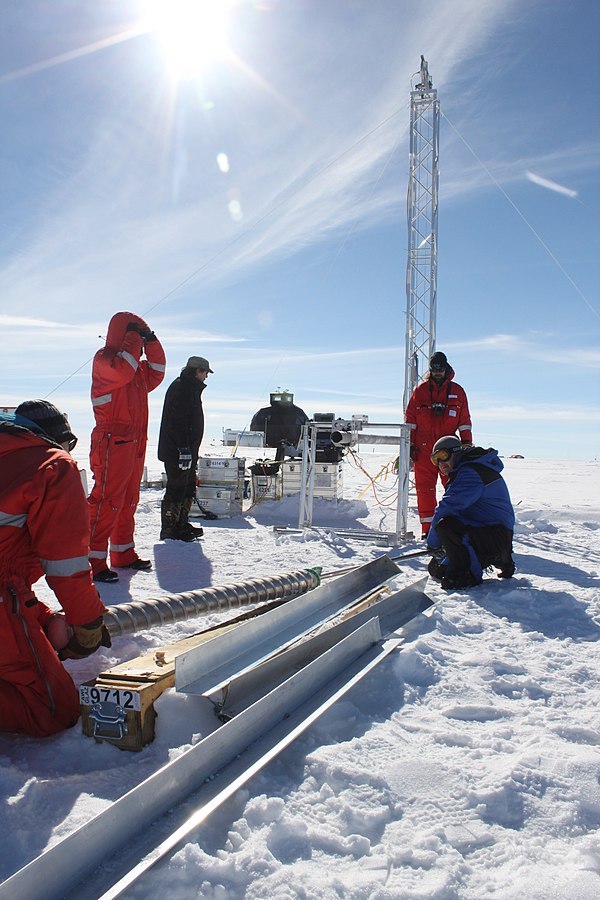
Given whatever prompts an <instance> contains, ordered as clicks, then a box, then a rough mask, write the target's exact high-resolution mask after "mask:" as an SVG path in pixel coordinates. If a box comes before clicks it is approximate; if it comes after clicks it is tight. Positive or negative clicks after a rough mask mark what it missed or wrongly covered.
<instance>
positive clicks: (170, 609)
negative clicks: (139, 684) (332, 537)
mask: <svg viewBox="0 0 600 900" xmlns="http://www.w3.org/2000/svg"><path fill="white" fill-rule="evenodd" d="M320 581H321V568H320V566H316V567H315V568H312V569H302V570H300V571H298V572H288V573H285V574H282V575H268V576H266V577H264V578H251V579H249V580H248V581H241V582H239V583H238V584H225V585H222V586H220V587H210V588H202V590H198V591H186V592H185V593H183V594H165V595H164V596H162V597H155V598H151V599H148V600H134V601H132V602H131V603H120V604H116V605H115V606H111V607H109V608H108V610H107V611H106V612H105V613H104V622H105V624H106V627H107V628H108V630H109V632H110V634H111V635H112V636H113V637H118V636H121V635H125V634H134V633H135V632H136V631H144V630H145V629H147V628H154V627H155V626H161V625H172V624H173V623H174V622H181V621H183V620H184V619H191V618H193V617H194V616H202V615H206V613H209V612H216V611H217V610H224V609H236V608H238V607H240V606H248V605H250V604H252V603H265V602H266V601H268V600H283V601H285V600H291V598H292V597H297V596H299V595H300V594H305V593H306V592H307V591H310V590H312V589H313V588H315V587H318V586H319V584H320Z"/></svg>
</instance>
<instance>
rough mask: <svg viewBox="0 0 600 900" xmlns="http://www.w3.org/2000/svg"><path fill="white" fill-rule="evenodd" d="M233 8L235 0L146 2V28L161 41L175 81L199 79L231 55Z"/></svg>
mask: <svg viewBox="0 0 600 900" xmlns="http://www.w3.org/2000/svg"><path fill="white" fill-rule="evenodd" d="M231 6H232V0H143V8H144V21H145V25H146V27H147V29H148V31H150V32H152V33H153V34H154V35H155V36H156V38H157V40H158V41H159V43H160V45H161V47H162V51H163V54H164V56H165V61H166V64H167V67H168V69H169V72H170V74H171V76H172V77H173V78H176V79H193V78H197V77H199V76H200V75H201V74H202V72H203V71H204V70H205V69H206V67H207V66H208V65H209V64H210V63H211V62H213V61H214V60H216V59H220V58H223V57H226V56H228V55H229V47H228V39H227V38H228V35H227V30H228V26H229V17H230V12H231Z"/></svg>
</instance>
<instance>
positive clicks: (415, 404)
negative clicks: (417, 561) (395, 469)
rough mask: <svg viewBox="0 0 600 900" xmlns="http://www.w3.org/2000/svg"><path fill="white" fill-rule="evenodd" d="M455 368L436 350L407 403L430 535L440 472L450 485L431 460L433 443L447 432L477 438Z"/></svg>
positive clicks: (419, 498)
mask: <svg viewBox="0 0 600 900" xmlns="http://www.w3.org/2000/svg"><path fill="white" fill-rule="evenodd" d="M453 378H454V369H453V368H452V366H451V365H449V363H448V360H447V358H446V355H445V353H441V352H439V351H438V352H437V353H434V354H433V356H432V357H431V360H430V361H429V371H428V372H427V374H426V376H425V378H424V380H423V381H422V382H421V384H419V385H417V387H416V388H415V389H414V391H413V393H412V397H411V398H410V400H409V402H408V406H407V407H406V423H407V424H408V425H409V426H410V458H411V459H412V460H413V463H414V473H415V487H416V490H417V507H418V509H419V519H420V520H421V532H422V537H424V538H425V537H427V533H428V531H429V528H430V526H431V520H432V519H433V514H434V512H435V508H436V506H437V498H436V485H437V480H438V475H439V476H440V479H441V482H442V484H443V485H444V487H445V486H446V483H447V481H448V479H447V478H446V476H445V475H442V474H441V473H440V472H439V471H438V469H437V467H436V466H434V465H433V463H432V462H431V451H432V449H433V445H434V444H435V442H436V441H437V440H439V439H440V438H441V437H443V436H444V435H448V434H456V432H458V436H459V438H460V440H461V442H462V443H463V444H465V445H466V446H468V445H470V444H471V443H472V442H473V437H472V434H471V416H470V414H469V404H468V402H467V395H466V393H465V391H464V390H463V388H462V387H461V386H460V384H457V383H456V382H455V381H453V380H452V379H453Z"/></svg>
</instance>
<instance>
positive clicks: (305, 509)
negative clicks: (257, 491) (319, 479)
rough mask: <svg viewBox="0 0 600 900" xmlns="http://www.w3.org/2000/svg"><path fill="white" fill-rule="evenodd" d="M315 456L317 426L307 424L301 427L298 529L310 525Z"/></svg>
mask: <svg viewBox="0 0 600 900" xmlns="http://www.w3.org/2000/svg"><path fill="white" fill-rule="evenodd" d="M316 455H317V426H316V425H311V423H310V422H307V423H306V424H305V425H303V426H302V483H301V485H300V508H299V511H298V528H304V527H306V526H308V527H309V528H310V526H311V525H312V516H313V499H314V486H315V458H316Z"/></svg>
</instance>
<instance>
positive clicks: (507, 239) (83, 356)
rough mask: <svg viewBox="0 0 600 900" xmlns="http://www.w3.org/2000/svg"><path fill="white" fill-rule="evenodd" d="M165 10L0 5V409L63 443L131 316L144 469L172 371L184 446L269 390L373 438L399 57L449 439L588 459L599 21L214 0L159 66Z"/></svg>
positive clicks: (401, 229)
mask: <svg viewBox="0 0 600 900" xmlns="http://www.w3.org/2000/svg"><path fill="white" fill-rule="evenodd" d="M155 2H158V3H160V0H155ZM178 3H179V0H170V2H165V3H164V6H165V7H166V8H168V9H170V10H171V21H170V22H169V21H166V22H165V21H164V20H162V21H160V24H158V23H159V20H156V19H152V20H150V19H149V2H148V0H144V2H143V0H121V2H116V0H53V3H52V4H49V3H47V2H45V0H21V2H20V3H19V4H10V5H9V7H8V9H5V10H4V11H3V31H2V36H1V37H0V47H1V52H0V60H1V63H0V116H1V120H2V126H3V127H2V142H1V144H0V217H1V224H2V228H1V234H2V239H1V242H0V328H1V330H2V337H3V340H2V347H3V349H2V354H1V357H0V376H1V378H0V384H1V392H0V405H4V404H6V405H15V404H17V403H18V402H20V401H21V400H23V399H29V398H32V397H38V396H39V397H48V398H49V399H51V400H52V401H53V402H54V403H56V404H57V405H58V406H60V407H61V408H62V409H64V410H66V411H67V412H68V413H69V415H70V418H71V420H72V424H73V426H74V428H75V430H76V432H77V433H79V435H80V440H81V445H82V447H81V450H83V448H87V444H88V440H89V433H90V431H91V427H92V423H93V419H92V413H91V406H90V402H89V387H90V370H91V363H90V361H91V358H92V356H93V354H94V352H95V351H96V350H97V349H98V348H99V347H100V346H101V345H102V343H103V342H102V340H101V339H99V335H104V334H106V326H107V322H108V320H109V319H110V317H111V315H112V314H113V313H114V312H116V311H118V310H123V309H125V310H127V309H130V310H133V311H134V312H136V313H138V314H140V315H142V316H144V317H145V318H146V319H147V321H148V322H149V324H150V325H151V326H152V327H153V328H154V329H155V331H156V333H157V334H158V335H159V337H160V338H161V340H162V342H163V344H164V346H165V350H166V353H167V359H168V372H167V377H166V379H165V382H164V385H163V386H162V387H161V388H160V389H158V390H157V391H156V392H155V393H154V394H153V395H152V402H151V422H150V444H151V451H150V452H151V453H152V452H154V450H153V447H154V446H155V444H156V438H157V431H158V422H159V419H160V410H161V405H162V398H163V395H164V390H165V389H166V386H167V385H168V384H169V383H170V381H171V380H172V379H173V378H174V377H176V376H177V374H178V373H179V370H180V368H181V366H182V365H183V364H184V363H185V360H186V358H187V357H188V356H189V355H191V354H196V355H197V354H201V355H203V356H206V357H208V358H209V360H210V362H211V365H212V367H213V368H214V370H215V374H214V375H212V376H210V378H209V381H208V388H207V390H206V392H205V393H204V399H205V411H206V418H207V435H208V436H209V437H215V436H220V434H221V429H222V428H242V427H244V426H246V425H248V423H249V421H250V418H251V417H252V414H253V413H254V412H255V411H256V410H257V409H258V408H259V407H261V406H263V405H265V404H266V403H267V402H268V395H269V392H270V391H271V390H273V389H276V388H278V387H281V388H289V389H291V390H293V391H294V394H295V400H296V402H297V403H298V404H299V405H300V406H302V407H303V408H304V409H305V410H306V412H307V413H308V414H309V415H312V413H314V412H328V411H330V412H335V413H336V414H337V415H341V416H350V415H352V414H353V413H357V414H358V413H365V414H367V415H369V417H370V420H371V421H385V422H391V421H394V422H396V421H400V420H401V416H402V410H401V404H402V391H403V377H404V375H403V373H404V358H403V357H404V327H405V308H406V294H405V267H406V247H407V231H406V182H407V171H408V121H409V94H410V89H411V78H413V76H414V74H415V73H416V71H417V69H418V64H419V58H420V54H421V53H423V54H424V55H425V56H426V58H427V60H428V62H429V69H430V73H431V75H432V78H433V81H434V86H435V87H436V88H437V89H438V95H439V98H440V102H441V108H442V114H443V119H442V123H441V142H440V209H439V270H438V320H437V336H438V341H437V347H438V349H441V350H444V351H445V352H446V354H447V356H448V358H449V360H450V362H451V364H452V365H453V367H454V368H455V371H456V379H457V380H458V381H459V383H461V384H462V385H463V387H464V388H465V389H466V391H467V393H468V395H469V399H470V403H471V410H472V415H473V421H474V438H475V441H476V442H477V443H479V444H483V445H484V446H489V445H492V446H495V447H497V448H498V449H499V450H500V452H501V453H503V454H507V455H508V454H510V453H523V454H524V455H526V456H528V457H539V458H542V459H543V458H563V459H569V458H574V459H575V458H577V459H594V458H597V455H598V451H597V447H598V440H599V438H600V402H599V400H600V391H599V388H598V376H599V374H600V349H599V348H600V340H599V338H600V311H599V310H600V304H599V301H598V287H597V285H598V277H597V268H598V264H597V259H598V253H599V243H600V242H599V237H600V216H599V211H600V188H599V179H598V170H599V160H600V115H599V112H600V110H599V106H600V101H599V87H600V62H599V57H600V55H599V54H598V48H597V40H598V38H597V36H598V33H599V29H600V6H599V5H598V4H597V3H596V2H594V0H572V2H569V3H566V2H564V0H550V2H548V0H544V2H537V0H526V2H523V0H519V2H513V0H489V2H488V0H438V2H436V3H435V4H430V5H423V4H421V3H417V2H413V0H262V2H258V0H257V2H254V3H252V2H239V3H234V4H232V5H231V9H230V10H229V17H228V26H227V32H226V35H227V42H226V44H225V45H223V46H221V44H220V42H219V41H218V40H217V33H216V31H214V32H211V33H210V34H209V33H208V28H207V27H205V28H204V31H203V33H202V35H199V34H198V33H197V32H195V31H194V28H193V27H192V26H191V25H189V23H188V26H187V27H186V28H185V29H184V32H183V33H184V34H186V35H187V37H188V38H189V39H190V42H191V46H192V48H193V63H194V65H195V66H196V64H198V65H197V67H196V68H195V69H194V71H186V72H185V74H184V75H182V74H181V73H176V71H175V68H174V61H173V57H172V56H169V53H168V52H167V51H166V48H165V42H164V38H165V35H166V34H167V33H169V28H172V26H173V25H174V15H175V11H176V10H177V8H178ZM221 5H223V4H221ZM150 24H153V25H155V26H156V30H154V31H149V30H148V29H149V27H150ZM204 38H209V40H208V42H206V41H205V40H204ZM180 39H181V33H180ZM196 48H198V49H196ZM184 50H185V48H184V47H183V46H182V45H181V44H180V45H179V46H178V49H177V51H176V53H175V59H176V62H178V63H182V62H184V61H185V56H184ZM200 63H202V66H200V65H199V64H200ZM467 145H468V146H467ZM469 147H470V148H472V151H473V152H471V150H470V149H469ZM473 154H476V156H475V155H473ZM78 449H80V448H78ZM80 452H81V451H80Z"/></svg>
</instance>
